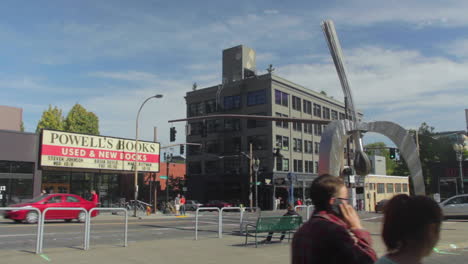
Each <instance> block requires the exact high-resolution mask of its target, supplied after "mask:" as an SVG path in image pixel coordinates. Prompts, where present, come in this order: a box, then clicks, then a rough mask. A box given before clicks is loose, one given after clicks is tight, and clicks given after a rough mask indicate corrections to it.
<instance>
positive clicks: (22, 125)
mask: <svg viewBox="0 0 468 264" xmlns="http://www.w3.org/2000/svg"><path fill="white" fill-rule="evenodd" d="M20 131H21V132H24V122H23V121H22V120H21V125H20Z"/></svg>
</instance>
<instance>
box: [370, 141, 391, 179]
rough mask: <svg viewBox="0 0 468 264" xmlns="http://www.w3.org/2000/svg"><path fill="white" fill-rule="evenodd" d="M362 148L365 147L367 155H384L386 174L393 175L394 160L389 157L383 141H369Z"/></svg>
mask: <svg viewBox="0 0 468 264" xmlns="http://www.w3.org/2000/svg"><path fill="white" fill-rule="evenodd" d="M364 148H365V149H366V153H367V155H369V156H372V155H378V156H383V157H385V167H386V173H387V175H395V174H394V168H395V162H394V161H393V160H391V159H390V157H389V150H388V148H387V145H386V144H385V143H384V142H375V143H370V144H367V145H365V146H364Z"/></svg>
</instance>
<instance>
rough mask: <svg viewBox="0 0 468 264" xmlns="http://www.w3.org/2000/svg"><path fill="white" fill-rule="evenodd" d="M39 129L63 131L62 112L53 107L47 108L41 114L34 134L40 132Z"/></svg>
mask: <svg viewBox="0 0 468 264" xmlns="http://www.w3.org/2000/svg"><path fill="white" fill-rule="evenodd" d="M41 129H55V130H63V116H62V110H61V109H59V108H58V107H56V106H54V108H52V106H51V105H49V108H48V109H47V110H45V111H44V112H43V113H42V117H41V119H40V120H39V122H38V123H37V127H36V133H38V132H40V131H41Z"/></svg>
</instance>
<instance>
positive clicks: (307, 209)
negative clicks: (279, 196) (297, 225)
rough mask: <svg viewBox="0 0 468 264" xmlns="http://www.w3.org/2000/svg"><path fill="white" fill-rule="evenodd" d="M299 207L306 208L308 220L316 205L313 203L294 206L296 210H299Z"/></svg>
mask: <svg viewBox="0 0 468 264" xmlns="http://www.w3.org/2000/svg"><path fill="white" fill-rule="evenodd" d="M297 208H306V220H309V218H310V211H311V208H314V206H313V205H296V206H294V211H296V212H297Z"/></svg>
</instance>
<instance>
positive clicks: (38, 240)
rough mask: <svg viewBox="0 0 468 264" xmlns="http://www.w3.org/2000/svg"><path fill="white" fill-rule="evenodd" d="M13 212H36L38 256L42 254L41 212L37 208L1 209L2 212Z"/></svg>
mask: <svg viewBox="0 0 468 264" xmlns="http://www.w3.org/2000/svg"><path fill="white" fill-rule="evenodd" d="M10 210H11V211H13V210H27V211H36V212H37V223H36V224H37V231H36V254H39V253H41V252H40V243H41V241H40V239H41V216H42V213H41V210H39V209H37V208H35V207H0V211H10Z"/></svg>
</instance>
